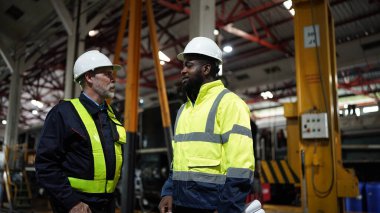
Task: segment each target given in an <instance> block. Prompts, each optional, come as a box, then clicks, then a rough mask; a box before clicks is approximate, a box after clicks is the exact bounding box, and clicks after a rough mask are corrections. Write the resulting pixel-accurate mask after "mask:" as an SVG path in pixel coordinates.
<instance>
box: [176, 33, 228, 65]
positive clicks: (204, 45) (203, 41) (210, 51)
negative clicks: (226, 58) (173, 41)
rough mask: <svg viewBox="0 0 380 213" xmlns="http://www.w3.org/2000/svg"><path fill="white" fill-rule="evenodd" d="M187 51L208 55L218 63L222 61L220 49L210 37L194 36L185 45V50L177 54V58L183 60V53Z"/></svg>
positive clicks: (187, 52)
mask: <svg viewBox="0 0 380 213" xmlns="http://www.w3.org/2000/svg"><path fill="white" fill-rule="evenodd" d="M189 53H195V54H200V55H205V56H209V57H211V58H215V59H217V60H218V61H219V63H223V60H222V50H220V48H219V47H218V45H217V44H216V43H215V42H214V41H213V40H211V39H209V38H206V37H195V38H193V39H192V40H191V41H190V42H189V43H188V44H187V45H186V47H185V50H184V51H183V52H182V53H180V54H178V55H177V58H178V59H179V60H181V61H184V60H185V58H184V55H185V54H189Z"/></svg>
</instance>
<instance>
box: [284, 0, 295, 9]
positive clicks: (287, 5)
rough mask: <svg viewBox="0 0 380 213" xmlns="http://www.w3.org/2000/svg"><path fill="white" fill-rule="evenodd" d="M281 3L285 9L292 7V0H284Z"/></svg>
mask: <svg viewBox="0 0 380 213" xmlns="http://www.w3.org/2000/svg"><path fill="white" fill-rule="evenodd" d="M282 4H283V5H284V7H285V8H286V9H287V10H290V8H292V7H293V2H292V0H287V1H284V2H283V3H282Z"/></svg>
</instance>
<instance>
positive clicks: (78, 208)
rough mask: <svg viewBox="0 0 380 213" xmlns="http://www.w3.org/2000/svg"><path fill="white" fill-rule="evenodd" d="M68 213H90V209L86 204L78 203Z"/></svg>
mask: <svg viewBox="0 0 380 213" xmlns="http://www.w3.org/2000/svg"><path fill="white" fill-rule="evenodd" d="M69 213H91V209H90V207H89V206H88V205H87V204H85V203H83V202H80V203H78V204H77V205H75V206H74V207H73V208H71V209H70V212H69Z"/></svg>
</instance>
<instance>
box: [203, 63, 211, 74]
mask: <svg viewBox="0 0 380 213" xmlns="http://www.w3.org/2000/svg"><path fill="white" fill-rule="evenodd" d="M210 71H211V65H210V64H205V65H203V74H204V75H205V76H207V75H209V74H210Z"/></svg>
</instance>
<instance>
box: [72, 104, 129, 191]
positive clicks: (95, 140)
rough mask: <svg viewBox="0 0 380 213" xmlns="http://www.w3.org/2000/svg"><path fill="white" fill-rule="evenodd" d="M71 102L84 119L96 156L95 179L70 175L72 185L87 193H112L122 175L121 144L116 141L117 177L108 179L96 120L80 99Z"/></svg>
mask: <svg viewBox="0 0 380 213" xmlns="http://www.w3.org/2000/svg"><path fill="white" fill-rule="evenodd" d="M70 102H71V103H72V104H73V106H74V107H75V109H76V110H77V112H78V114H79V116H80V118H81V120H82V121H83V124H84V125H85V127H86V130H87V132H88V135H89V137H90V140H91V147H92V155H93V158H94V179H93V180H85V179H79V178H74V177H69V181H70V185H71V186H72V187H73V188H74V189H77V190H79V191H82V192H87V193H112V192H113V191H114V190H115V187H116V184H117V181H118V179H119V176H120V168H121V163H122V155H121V145H120V144H118V143H115V155H116V171H115V178H114V179H113V180H107V179H106V164H105V159H104V153H103V148H102V144H101V141H100V137H99V133H98V130H97V129H96V125H95V123H94V120H93V119H92V117H91V115H90V114H89V113H88V112H87V110H86V108H84V106H83V105H82V103H80V101H79V99H71V100H70ZM119 134H120V133H119ZM124 134H125V132H124Z"/></svg>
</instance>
